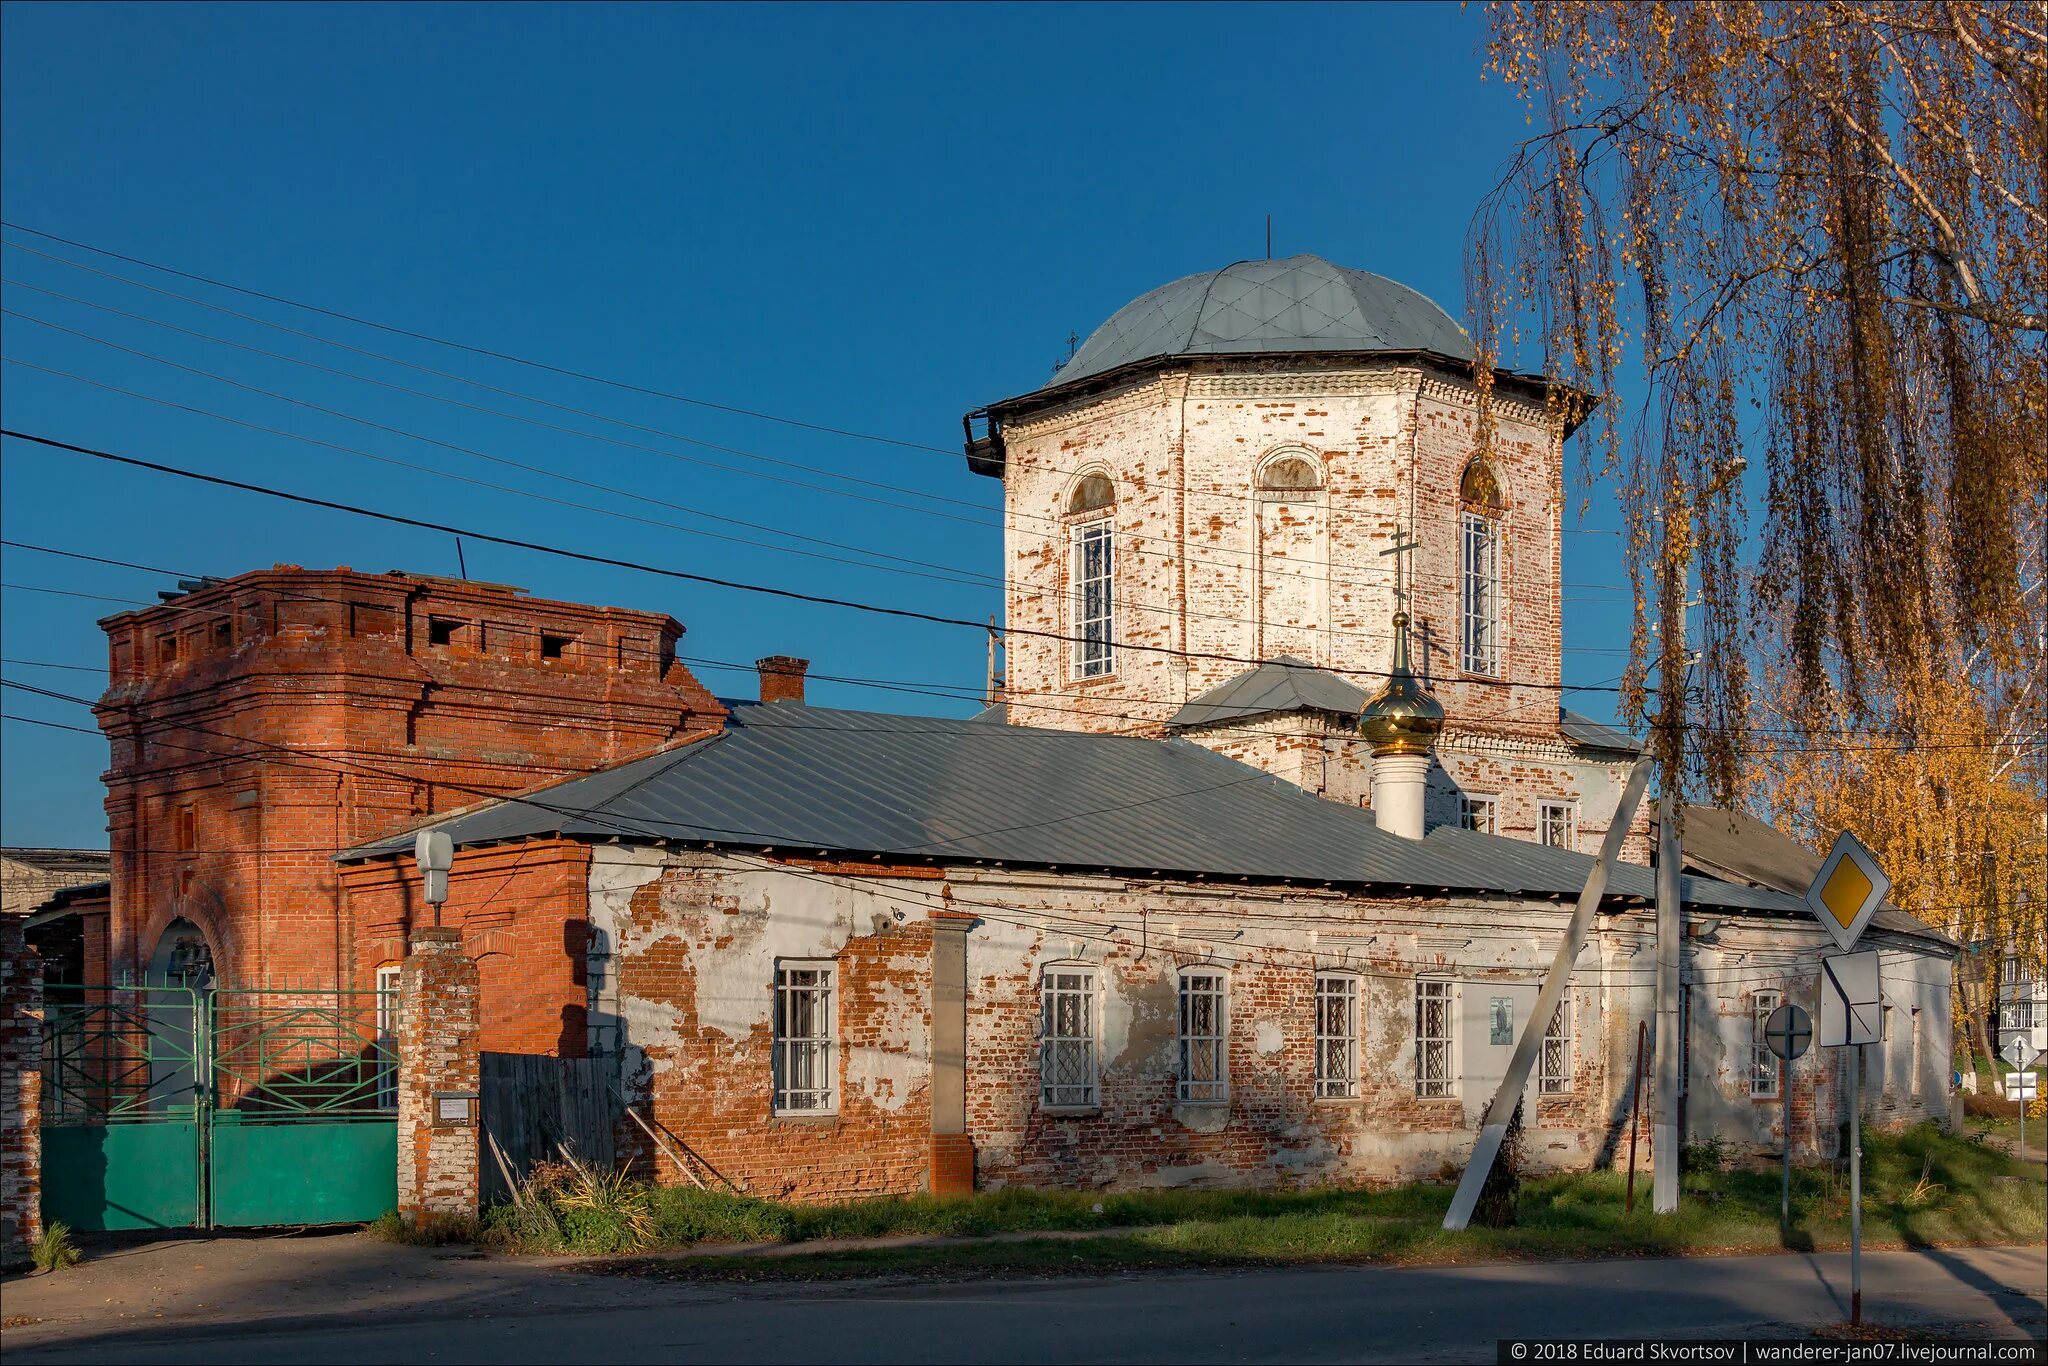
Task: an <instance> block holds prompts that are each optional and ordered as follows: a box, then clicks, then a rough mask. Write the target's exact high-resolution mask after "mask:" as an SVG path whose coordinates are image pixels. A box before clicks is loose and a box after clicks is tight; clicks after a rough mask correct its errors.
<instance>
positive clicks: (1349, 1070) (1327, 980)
mask: <svg viewBox="0 0 2048 1366" xmlns="http://www.w3.org/2000/svg"><path fill="white" fill-rule="evenodd" d="M1357 1097H1358V979H1357V978H1356V977H1353V976H1352V975H1351V974H1349V973H1346V972H1319V973H1317V974H1316V1098H1317V1099H1318V1100H1355V1099H1357Z"/></svg>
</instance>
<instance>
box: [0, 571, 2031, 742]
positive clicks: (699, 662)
mask: <svg viewBox="0 0 2048 1366" xmlns="http://www.w3.org/2000/svg"><path fill="white" fill-rule="evenodd" d="M0 545H7V546H12V547H15V548H17V549H24V550H33V551H39V552H41V553H45V554H52V555H63V556H70V557H73V558H78V559H82V560H89V561H92V562H94V563H98V564H107V565H113V566H117V567H121V568H130V569H137V570H143V571H146V572H151V573H161V574H167V575H182V576H184V577H186V578H203V577H206V576H200V575H194V574H190V573H187V572H186V571H181V570H173V569H168V568H163V567H161V566H155V565H142V564H137V563H135V562H133V561H123V560H111V559H107V558H105V557H102V556H94V555H83V554H79V553H77V552H73V551H64V550H56V549H53V548H51V547H47V546H38V545H31V544H27V543H24V542H19V541H12V540H7V541H0ZM0 587H4V588H8V589H12V590H15V591H20V592H31V593H46V594H53V595H56V596H61V597H76V598H85V599H89V600H92V601H99V602H109V603H117V604H127V605H130V606H134V607H137V608H141V609H144V610H150V611H155V610H163V609H165V608H168V609H169V610H172V611H195V612H198V611H204V612H210V613H215V614H218V610H219V609H218V608H216V607H210V606H208V607H190V608H181V607H179V606H178V605H177V604H176V603H167V604H151V603H147V602H143V601H141V600H139V599H135V598H123V597H116V596H113V595H110V594H101V593H87V592H81V591H78V590H73V589H62V588H47V587H41V586H38V585H32V584H21V583H4V584H0ZM281 596H284V597H286V598H288V599H291V600H294V601H302V602H319V603H326V604H330V605H336V606H349V605H351V604H350V602H349V601H348V600H346V599H341V598H329V597H323V596H320V595H318V594H308V593H302V592H289V591H287V592H284V593H282V594H281ZM498 629H499V630H501V631H504V632H506V633H509V634H518V635H530V636H535V637H539V636H542V635H545V634H548V633H547V631H546V630H545V629H544V628H540V627H531V628H529V627H517V626H500V627H499V628H498ZM640 653H641V654H643V655H644V656H646V657H647V658H649V659H654V658H657V657H660V658H667V656H659V655H658V652H656V651H652V650H648V651H642V652H640ZM673 658H675V659H676V660H678V661H680V662H682V663H685V664H688V665H693V666H699V667H704V668H711V669H723V670H730V671H732V672H736V673H742V674H755V673H758V670H759V666H758V664H746V663H744V662H740V661H732V660H721V659H712V658H708V657H704V656H692V655H684V654H676V655H674V656H673ZM20 662H23V663H27V664H31V665H39V666H41V667H50V668H68V669H79V670H85V671H88V672H104V668H103V667H101V668H92V669H88V668H87V666H82V665H65V664H47V663H44V662H42V661H34V660H27V661H20ZM808 676H809V677H810V678H812V679H814V680H816V681H821V682H831V683H842V684H846V685H849V686H853V687H865V688H875V689H880V690H884V691H891V692H906V693H916V694H920V695H927V696H932V697H938V698H942V699H945V700H949V701H972V700H975V697H976V693H975V691H974V690H973V689H970V688H968V687H966V686H964V685H945V684H941V683H936V682H929V681H926V682H920V681H918V680H906V679H889V678H879V679H878V678H861V677H854V676H845V675H834V674H826V673H819V672H812V673H810V674H809V675H808ZM1051 695H1053V696H1064V695H1063V694H1051ZM1029 705H1030V706H1032V707H1033V708H1034V709H1037V710H1042V711H1053V712H1064V713H1069V714H1074V715H1080V716H1086V717H1089V718H1091V719H1110V720H1124V721H1129V722H1132V723H1134V725H1135V726H1136V727H1139V728H1152V729H1156V728H1157V727H1159V726H1160V725H1162V724H1163V723H1162V720H1161V718H1159V717H1157V716H1142V715H1139V714H1136V713H1132V712H1117V711H1110V710H1095V709H1085V708H1074V707H1063V706H1058V705H1055V704H1053V703H1049V702H1039V701H1032V702H1030V703H1029ZM1158 705H1159V706H1160V708H1161V710H1164V709H1166V708H1167V707H1169V706H1172V705H1173V704H1171V703H1160V704H1158ZM785 724H786V726H787V728H792V729H802V728H803V727H801V726H798V725H795V724H794V723H785ZM952 724H955V725H957V724H958V721H957V720H956V721H954V722H953V723H952ZM1452 724H1453V726H1454V727H1455V726H1456V725H1457V723H1456V722H1455V721H1454V722H1453V723H1452ZM1466 724H1468V725H1472V726H1475V727H1479V728H1481V729H1480V730H1479V731H1478V732H1477V733H1485V732H1486V731H1487V730H1500V729H1509V730H1514V729H1521V730H1529V731H1533V732H1536V733H1539V734H1543V735H1546V736H1548V735H1554V734H1555V733H1556V727H1555V726H1554V725H1550V724H1548V723H1545V722H1540V721H1536V722H1519V721H1516V720H1514V719H1513V717H1512V715H1510V716H1498V717H1486V718H1477V719H1475V720H1472V721H1470V722H1467V723H1466ZM827 728H829V729H833V730H846V729H849V728H848V727H846V726H831V727H827ZM888 729H891V730H895V731H899V732H900V731H901V730H902V729H903V728H902V727H889V728H888ZM1687 729H1688V730H1690V731H1694V732H1703V731H1704V730H1705V729H1706V728H1703V727H1700V726H1698V725H1692V724H1689V725H1688V727H1687ZM1001 733H1005V734H1019V735H1032V734H1035V733H1036V732H1035V731H1034V730H1033V729H1032V728H1029V727H1006V728H1005V730H1004V731H1003V732H1001ZM1093 733H1095V734H1122V733H1125V732H1119V731H1096V732H1093ZM1130 733H1134V734H1135V733H1141V732H1140V731H1133V732H1130ZM1750 733H1764V734H1769V733H1772V732H1771V731H1770V730H1769V729H1768V728H1764V729H1762V730H1759V729H1758V728H1752V727H1745V728H1744V729H1743V734H1745V735H1747V734H1750ZM1776 733H1778V734H1783V735H1789V736H1792V737H1794V738H1801V739H1803V738H1807V737H1808V736H1809V734H1810V733H1809V732H1806V731H1802V730H1799V729H1796V728H1789V727H1788V728H1783V729H1781V730H1779V731H1778V732H1776ZM1821 733H1825V734H1837V735H1867V734H1868V733H1869V732H1867V731H1830V732H1821ZM1275 734H1278V735H1280V736H1282V737H1283V738H1294V739H1317V738H1320V739H1325V740H1330V741H1336V742H1340V743H1345V744H1363V743H1365V741H1364V739H1363V737H1361V736H1352V735H1342V734H1326V733H1319V732H1310V731H1297V732H1276V733H1275ZM2020 739H2021V741H2022V742H2027V743H2040V741H2041V737H2038V736H2031V735H2029V736H2022V737H2020ZM2003 747H2004V746H2003V745H2002V743H2001V742H1995V741H1994V742H1989V743H1984V742H1976V741H1924V740H1901V741H1899V742H1898V743H1895V744H1884V743H1875V742H1873V743H1869V744H1842V745H1788V744H1782V743H1779V744H1772V745H1768V746H1756V745H1745V746H1742V747H1741V748H1742V752H1745V753H1761V754H1770V753H1867V752H1881V753H1882V752H1909V751H1915V750H1923V749H1925V750H1937V749H1942V750H1946V749H1963V750H1981V751H1985V752H1995V751H1997V750H1999V749H2001V748H2003Z"/></svg>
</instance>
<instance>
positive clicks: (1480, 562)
mask: <svg viewBox="0 0 2048 1366" xmlns="http://www.w3.org/2000/svg"><path fill="white" fill-rule="evenodd" d="M1458 502H1459V504H1460V512H1459V514H1458V542H1459V548H1460V554H1459V562H1460V564H1461V566H1462V571H1463V572H1462V573H1461V574H1460V575H1459V602H1458V619H1459V628H1460V629H1459V642H1460V648H1459V652H1458V657H1459V665H1460V667H1461V668H1463V669H1464V671H1465V672H1466V673H1468V674H1486V675H1489V676H1493V677H1498V676H1499V674H1500V672H1501V592H1500V559H1501V526H1502V523H1503V522H1504V521H1505V520H1506V517H1507V498H1506V497H1505V496H1504V495H1503V494H1502V493H1501V487H1500V479H1499V477H1498V476H1496V475H1495V474H1494V471H1493V466H1492V465H1491V464H1489V463H1488V462H1487V460H1486V458H1485V457H1484V456H1475V457H1473V459H1472V462H1471V463H1470V464H1468V465H1467V466H1465V473H1464V476H1463V477H1462V478H1461V479H1460V480H1459V481H1458Z"/></svg>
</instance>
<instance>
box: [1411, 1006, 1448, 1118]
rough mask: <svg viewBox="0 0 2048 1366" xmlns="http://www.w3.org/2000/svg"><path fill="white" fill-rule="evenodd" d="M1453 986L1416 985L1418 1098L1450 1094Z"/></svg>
mask: <svg viewBox="0 0 2048 1366" xmlns="http://www.w3.org/2000/svg"><path fill="white" fill-rule="evenodd" d="M1451 1018H1452V1017H1451V984H1450V983H1449V982H1444V981H1438V980H1434V979H1431V978H1422V979H1420V980H1418V981H1417V982H1416V983H1415V1094H1416V1095H1418V1096H1448V1095H1450V1094H1451Z"/></svg>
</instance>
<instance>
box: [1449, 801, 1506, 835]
mask: <svg viewBox="0 0 2048 1366" xmlns="http://www.w3.org/2000/svg"><path fill="white" fill-rule="evenodd" d="M1458 823H1459V824H1460V825H1462V826H1464V827H1465V828H1466V829H1467V830H1477V831H1479V832H1480V833H1481V834H1484V835H1497V834H1499V833H1500V799H1499V798H1498V797H1474V796H1471V795H1470V794H1466V795H1464V796H1461V797H1459V798H1458Z"/></svg>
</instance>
